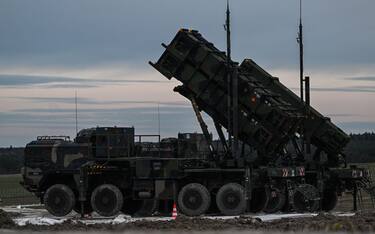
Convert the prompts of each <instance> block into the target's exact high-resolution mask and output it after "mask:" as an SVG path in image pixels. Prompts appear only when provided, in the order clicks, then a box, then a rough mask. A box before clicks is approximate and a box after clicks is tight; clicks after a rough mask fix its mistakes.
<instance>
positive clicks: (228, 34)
mask: <svg viewBox="0 0 375 234" xmlns="http://www.w3.org/2000/svg"><path fill="white" fill-rule="evenodd" d="M224 29H225V31H226V32H227V69H228V70H227V85H228V128H227V131H228V146H229V150H231V149H232V121H231V115H232V114H231V113H232V112H231V108H232V98H231V93H232V76H231V72H232V69H231V40H230V11H229V0H227V11H226V20H225V25H224Z"/></svg>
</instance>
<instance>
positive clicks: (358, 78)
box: [345, 76, 375, 81]
mask: <svg viewBox="0 0 375 234" xmlns="http://www.w3.org/2000/svg"><path fill="white" fill-rule="evenodd" d="M345 79H346V80H355V81H375V76H361V77H348V78H345Z"/></svg>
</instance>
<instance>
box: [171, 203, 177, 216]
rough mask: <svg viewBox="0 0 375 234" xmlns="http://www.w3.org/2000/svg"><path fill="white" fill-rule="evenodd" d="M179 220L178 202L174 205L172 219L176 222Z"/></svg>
mask: <svg viewBox="0 0 375 234" xmlns="http://www.w3.org/2000/svg"><path fill="white" fill-rule="evenodd" d="M176 218H177V206H176V202H174V203H173V210H172V219H173V220H175V219H176Z"/></svg>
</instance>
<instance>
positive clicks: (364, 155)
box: [0, 133, 375, 174]
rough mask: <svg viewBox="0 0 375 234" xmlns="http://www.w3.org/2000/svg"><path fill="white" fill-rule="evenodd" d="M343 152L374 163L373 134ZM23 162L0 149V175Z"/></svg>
mask: <svg viewBox="0 0 375 234" xmlns="http://www.w3.org/2000/svg"><path fill="white" fill-rule="evenodd" d="M350 137H351V141H350V143H349V144H348V145H347V147H346V148H345V150H344V153H345V154H346V156H347V161H348V162H349V163H367V162H375V133H363V134H350ZM23 160H24V148H13V147H10V148H0V174H17V173H19V172H20V170H21V167H22V165H23Z"/></svg>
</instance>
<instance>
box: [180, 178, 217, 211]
mask: <svg viewBox="0 0 375 234" xmlns="http://www.w3.org/2000/svg"><path fill="white" fill-rule="evenodd" d="M177 203H178V207H179V209H180V211H181V212H182V213H183V214H185V215H187V216H199V215H202V214H204V213H206V211H207V210H208V208H209V207H210V204H211V196H210V193H209V192H208V190H207V188H206V187H204V186H203V185H201V184H198V183H191V184H187V185H185V186H184V187H183V188H182V189H181V191H180V192H179V193H178V200H177Z"/></svg>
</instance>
